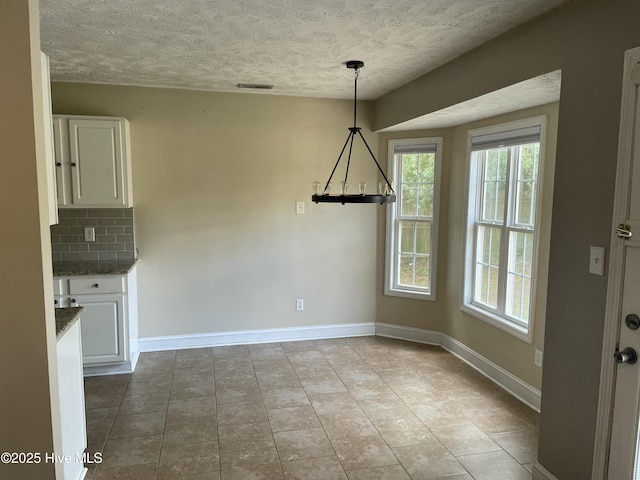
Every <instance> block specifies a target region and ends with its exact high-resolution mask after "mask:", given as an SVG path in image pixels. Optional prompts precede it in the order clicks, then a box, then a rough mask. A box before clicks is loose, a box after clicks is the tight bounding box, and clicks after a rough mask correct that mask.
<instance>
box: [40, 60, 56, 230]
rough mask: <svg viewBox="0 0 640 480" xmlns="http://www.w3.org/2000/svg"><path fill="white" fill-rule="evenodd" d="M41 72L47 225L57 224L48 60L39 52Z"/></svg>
mask: <svg viewBox="0 0 640 480" xmlns="http://www.w3.org/2000/svg"><path fill="white" fill-rule="evenodd" d="M40 67H41V72H42V114H43V117H44V154H45V160H46V163H45V165H46V172H47V195H48V198H49V207H48V210H49V225H55V224H57V223H58V205H57V204H56V200H55V199H56V195H57V194H56V179H55V173H54V166H53V163H54V154H53V138H52V133H53V131H52V126H51V121H52V117H51V83H50V81H49V58H48V57H47V56H46V55H45V54H44V53H42V52H40Z"/></svg>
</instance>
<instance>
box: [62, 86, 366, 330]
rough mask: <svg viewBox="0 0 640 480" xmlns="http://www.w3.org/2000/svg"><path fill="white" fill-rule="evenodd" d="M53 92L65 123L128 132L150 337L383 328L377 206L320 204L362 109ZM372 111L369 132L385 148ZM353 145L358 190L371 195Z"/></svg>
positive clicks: (272, 100)
mask: <svg viewBox="0 0 640 480" xmlns="http://www.w3.org/2000/svg"><path fill="white" fill-rule="evenodd" d="M52 94H53V110H54V113H67V114H91V115H114V116H124V117H126V118H128V119H129V121H130V122H131V138H132V157H133V192H134V216H135V234H136V242H137V246H138V248H139V249H140V257H141V262H140V264H139V267H138V293H139V316H140V336H141V337H155V336H164V335H181V334H187V335H190V334H199V333H211V332H223V331H237V330H252V329H270V328H286V327H300V326H311V325H330V324H345V323H352V322H372V321H374V319H375V288H376V284H375V282H376V275H375V258H376V212H377V207H376V206H375V205H347V206H342V205H334V204H318V205H316V204H313V203H311V201H310V199H311V193H312V192H311V183H312V182H313V181H314V180H319V181H324V180H326V178H327V177H328V176H329V174H330V172H331V168H332V167H333V164H334V163H335V161H336V159H337V155H338V154H339V152H340V149H341V147H342V145H343V143H344V141H345V140H346V138H347V134H348V133H349V132H348V130H347V128H348V127H349V126H350V124H351V122H352V114H353V111H352V108H353V105H352V103H351V102H348V101H335V100H319V99H307V98H296V97H278V96H271V95H253V94H216V93H206V92H196V91H184V90H167V89H151V88H136V87H108V86H99V85H80V84H64V83H58V84H54V86H53V92H52ZM369 108H370V106H369V105H367V104H366V103H363V104H362V108H360V112H361V115H360V117H359V120H360V121H359V123H360V124H361V126H362V127H363V128H364V130H363V133H364V135H365V137H367V139H368V141H369V142H370V145H371V147H372V149H374V151H375V150H376V149H377V138H376V136H375V135H371V134H370V133H369V132H368V130H367V129H366V128H365V127H367V123H368V121H367V116H368V114H370V110H369ZM356 148H357V150H355V152H354V157H353V159H352V166H351V172H350V175H349V179H350V183H351V185H352V188H356V189H357V184H358V182H359V181H360V180H367V181H368V183H369V185H370V188H373V187H374V186H375V185H377V183H376V180H375V179H376V176H375V175H376V171H375V166H374V164H373V162H372V161H371V159H370V158H369V157H368V154H367V153H366V151H365V149H364V146H363V145H361V143H360V142H357V143H356ZM342 166H343V167H344V162H343V164H342ZM341 171H342V172H344V170H341ZM341 175H344V173H342V174H341ZM338 181H339V178H335V179H334V185H335V186H336V187H337V183H338ZM376 188H377V187H376ZM296 201H304V202H305V204H306V213H305V214H304V215H296V214H295V202H296ZM296 298H304V300H305V310H304V311H303V312H297V311H295V300H296Z"/></svg>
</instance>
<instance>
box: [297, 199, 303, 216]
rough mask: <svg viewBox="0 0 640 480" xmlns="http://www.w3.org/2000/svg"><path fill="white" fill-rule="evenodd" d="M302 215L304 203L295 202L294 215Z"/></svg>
mask: <svg viewBox="0 0 640 480" xmlns="http://www.w3.org/2000/svg"><path fill="white" fill-rule="evenodd" d="M303 214H304V202H296V215H303Z"/></svg>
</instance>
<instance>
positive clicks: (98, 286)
mask: <svg viewBox="0 0 640 480" xmlns="http://www.w3.org/2000/svg"><path fill="white" fill-rule="evenodd" d="M91 286H92V287H93V288H100V284H99V283H94V284H93V285H91Z"/></svg>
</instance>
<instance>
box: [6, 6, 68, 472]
mask: <svg viewBox="0 0 640 480" xmlns="http://www.w3.org/2000/svg"><path fill="white" fill-rule="evenodd" d="M0 45H2V46H1V47H0V65H1V67H0V68H2V70H3V74H2V75H0V92H2V95H0V111H2V112H3V115H2V116H0V138H1V140H2V145H3V158H2V161H1V162H0V203H1V204H2V205H3V206H4V208H3V210H2V215H1V217H2V226H3V228H4V229H6V231H8V232H11V235H3V236H2V248H0V262H1V264H2V268H3V270H2V273H3V275H2V278H3V281H2V288H0V302H1V303H2V314H1V315H2V316H1V320H2V322H0V323H1V325H2V335H0V359H1V360H2V366H3V368H2V369H0V385H1V388H2V394H0V451H1V452H5V451H8V452H34V453H40V454H41V455H42V457H43V458H44V455H45V454H46V453H51V452H53V451H54V448H59V446H60V420H59V414H55V413H53V414H52V408H53V410H54V411H55V410H57V409H58V405H59V404H58V398H57V394H56V389H57V375H56V373H55V372H56V361H55V356H56V352H55V319H54V312H53V284H52V273H51V244H50V242H49V225H48V217H47V214H48V210H47V209H48V203H47V198H46V182H45V181H44V178H43V173H44V169H43V168H41V167H43V166H44V163H43V161H44V157H43V152H44V150H43V148H44V147H43V142H44V140H43V126H44V125H43V117H42V116H41V115H42V97H41V93H40V88H41V87H40V85H41V82H40V32H39V17H38V2H37V0H31V1H29V2H25V1H24V0H8V1H5V2H3V3H2V6H1V7H0ZM34 125H35V128H34ZM51 391H53V394H52V393H51ZM58 411H59V410H58ZM58 451H59V450H58ZM0 478H20V479H25V480H31V479H33V480H40V479H53V478H55V467H54V465H53V464H51V463H49V464H47V463H44V461H43V462H42V463H41V464H38V465H33V464H31V465H28V464H22V465H20V464H18V465H13V464H4V463H0Z"/></svg>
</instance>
